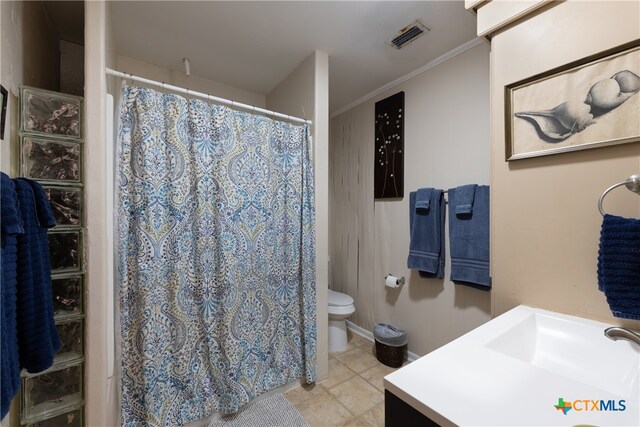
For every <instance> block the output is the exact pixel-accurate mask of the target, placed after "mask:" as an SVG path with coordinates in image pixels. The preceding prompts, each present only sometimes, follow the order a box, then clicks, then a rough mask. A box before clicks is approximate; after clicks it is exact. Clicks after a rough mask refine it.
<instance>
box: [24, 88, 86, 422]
mask: <svg viewBox="0 0 640 427" xmlns="http://www.w3.org/2000/svg"><path fill="white" fill-rule="evenodd" d="M20 102H21V106H20V175H21V176H24V177H26V178H30V179H34V180H36V181H38V182H40V183H41V184H42V186H43V188H44V191H45V194H46V195H47V198H48V199H49V203H50V205H51V208H52V210H53V214H54V216H55V218H56V224H57V225H56V226H55V227H54V228H52V229H50V230H49V258H50V261H51V270H52V276H51V281H52V296H53V308H54V318H55V322H56V329H57V331H58V336H59V337H60V344H61V348H60V351H59V352H58V354H56V357H55V360H54V363H53V366H52V367H51V368H50V369H48V370H47V371H45V372H41V373H39V374H29V373H27V372H23V373H22V387H21V398H20V419H21V424H22V425H26V426H32V427H36V426H38V427H75V426H77V427H79V426H82V425H83V423H84V420H83V418H84V388H83V383H84V380H83V378H84V377H83V376H84V368H83V367H84V317H85V311H84V303H83V294H84V289H85V288H84V264H83V263H84V257H83V256H84V243H83V226H84V218H83V206H84V190H83V178H84V175H83V168H82V167H83V152H82V150H83V147H82V145H83V144H82V142H83V141H82V98H80V97H76V96H70V95H65V94H61V93H56V92H51V91H45V90H40V89H35V88H30V87H22V88H21V90H20Z"/></svg>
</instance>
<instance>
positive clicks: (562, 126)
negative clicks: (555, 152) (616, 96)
mask: <svg viewBox="0 0 640 427" xmlns="http://www.w3.org/2000/svg"><path fill="white" fill-rule="evenodd" d="M590 110H591V107H590V106H589V105H587V104H585V103H584V102H563V103H562V104H560V105H558V106H557V107H555V108H552V109H550V110H541V111H523V112H520V113H516V114H515V116H516V117H520V118H521V119H525V120H527V121H529V122H531V124H533V126H534V127H535V128H536V130H537V131H538V135H539V136H540V138H542V139H543V140H545V141H547V142H560V141H564V140H565V139H567V138H568V137H570V136H571V135H573V134H574V133H577V132H581V131H582V130H584V129H585V128H586V127H587V126H589V125H592V124H594V123H595V121H594V120H593V115H592V114H591V113H590Z"/></svg>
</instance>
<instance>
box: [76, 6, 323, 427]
mask: <svg viewBox="0 0 640 427" xmlns="http://www.w3.org/2000/svg"><path fill="white" fill-rule="evenodd" d="M86 22H88V23H91V24H90V25H87V27H86V35H85V38H86V67H87V81H86V112H87V117H86V119H87V123H86V126H87V129H86V130H87V132H86V135H87V141H86V150H87V153H88V155H87V157H86V158H87V162H86V167H87V170H88V171H89V172H88V175H90V176H91V178H89V177H88V181H89V180H91V182H90V183H88V185H87V191H86V194H87V199H88V201H87V204H88V206H87V217H90V218H88V222H89V229H88V232H87V246H88V249H87V250H88V254H87V255H88V256H87V259H89V263H88V265H87V276H88V278H87V281H88V296H87V312H88V316H89V317H88V321H87V337H88V339H87V368H86V369H87V371H86V376H87V378H91V381H88V382H87V393H86V396H87V401H86V414H87V415H86V421H87V425H117V424H119V411H118V408H119V405H120V402H119V398H118V393H119V384H118V382H117V380H116V379H117V375H118V372H117V370H116V371H113V372H111V369H110V366H109V365H110V364H109V360H108V357H107V356H106V355H107V353H108V352H109V351H110V349H113V348H117V345H114V344H113V343H109V340H110V339H109V338H108V336H107V330H108V324H109V323H110V322H111V320H110V319H111V317H110V314H109V310H110V309H111V308H110V307H107V305H108V304H105V301H108V300H109V298H108V296H109V292H111V291H112V290H113V288H112V287H111V286H110V283H109V280H110V279H109V277H110V275H112V274H113V266H112V265H108V263H105V262H104V260H106V259H108V258H109V256H112V255H113V241H112V236H113V229H112V226H111V225H110V221H109V216H110V215H112V212H110V211H109V209H107V206H109V201H110V199H112V197H113V194H106V195H105V192H106V191H107V190H108V189H109V182H111V181H112V176H111V175H110V172H109V170H108V166H109V165H108V158H109V156H110V155H109V153H108V150H111V151H112V150H113V146H110V145H107V143H106V141H107V132H109V131H110V132H113V129H111V130H108V129H106V126H105V123H106V117H107V114H112V112H108V111H106V107H105V104H106V98H107V93H109V94H111V95H113V96H114V98H115V101H116V105H117V102H118V99H117V98H118V93H119V88H120V80H119V79H116V78H113V77H105V76H104V67H109V68H113V69H117V70H120V71H124V72H127V73H132V74H136V75H139V76H142V77H147V78H150V79H153V80H159V81H164V82H166V83H168V84H173V85H176V86H182V87H188V88H189V89H193V90H196V91H200V92H205V93H209V94H211V95H215V96H219V97H224V98H228V99H233V100H237V101H239V102H243V103H247V104H250V105H256V106H260V107H265V106H266V107H267V108H272V109H276V110H280V111H282V112H284V113H288V114H291V115H296V116H301V115H303V114H301V113H300V110H299V105H300V104H304V105H305V110H306V113H307V115H309V116H310V118H311V119H312V120H314V132H316V135H314V146H315V147H316V152H315V154H314V157H315V162H316V165H317V166H316V173H317V174H318V173H319V174H320V175H316V176H317V178H316V182H326V181H327V179H328V178H327V172H326V158H327V154H326V151H327V139H328V138H327V136H326V135H327V134H328V107H327V105H328V102H327V99H328V59H327V55H326V54H318V53H316V54H313V55H311V56H312V57H314V58H319V59H314V61H315V62H314V68H313V70H314V73H313V75H312V78H311V81H312V86H310V87H309V86H305V85H303V86H304V87H302V86H299V85H298V84H297V83H296V84H293V85H290V84H291V83H295V82H296V77H295V76H296V75H298V74H297V72H298V70H294V71H292V73H291V75H289V76H288V77H287V78H285V79H284V81H283V83H281V84H280V85H279V86H278V87H277V88H276V89H274V91H273V92H272V94H269V95H268V96H265V95H262V94H257V93H254V92H251V91H246V90H243V89H240V88H235V87H232V86H228V85H224V84H221V83H218V82H213V81H210V80H206V79H201V78H198V77H196V76H195V75H194V76H191V77H187V76H185V75H184V73H182V72H179V71H172V70H167V69H163V68H161V67H157V66H154V65H152V64H149V63H145V62H142V61H139V60H137V59H135V58H128V57H124V56H118V52H117V50H116V48H115V43H114V37H113V34H112V31H111V29H112V25H111V24H110V10H109V7H108V4H107V3H105V2H103V1H96V2H87V6H86ZM316 70H320V71H321V72H316ZM191 71H192V73H194V74H197V63H196V64H194V62H193V61H192V63H191ZM285 88H286V90H285ZM279 89H280V90H281V91H279ZM308 89H310V90H311V91H310V92H309V91H308ZM287 92H288V95H287V96H288V97H290V101H292V102H293V104H294V105H296V108H295V111H293V110H292V111H289V110H288V109H287V108H288V107H286V106H284V105H282V104H280V102H281V100H282V99H283V98H280V97H278V96H276V94H277V93H281V94H286V93H287ZM310 94H311V95H312V96H311V97H308V96H310ZM268 98H270V101H269V102H268ZM307 102H311V104H307ZM308 105H311V107H310V108H308V107H307V106H308ZM316 141H317V144H316ZM322 141H324V143H322ZM318 147H321V148H320V149H319V148H318ZM322 150H324V154H323V151H322ZM322 164H324V165H325V166H324V167H322V166H320V165H322ZM318 171H319V172H318ZM323 180H324V181H323ZM323 188H324V195H325V196H324V199H318V200H317V203H318V204H320V208H319V215H318V254H319V255H318V267H317V270H318V274H319V275H321V274H322V272H323V271H324V275H325V276H324V278H323V277H320V276H319V277H318V279H317V282H318V302H319V306H318V310H317V311H318V316H319V320H318V335H319V338H318V339H319V342H318V357H319V359H318V378H324V377H326V375H327V364H328V361H327V352H326V339H327V338H326V329H327V325H326V323H327V321H326V283H327V280H326V270H327V268H326V265H327V262H326V260H327V250H326V239H327V237H326V236H327V226H326V222H327V213H328V211H327V206H328V203H327V202H326V197H327V196H326V191H327V188H326V184H325V185H324V186H323V185H322V184H320V185H319V191H318V190H317V191H316V194H317V197H319V196H321V195H322V194H323ZM323 209H324V210H323ZM323 212H324V213H323ZM323 223H324V224H325V225H324V226H323V225H322V224H323ZM323 227H324V228H323ZM323 242H324V243H323ZM322 245H324V246H322ZM322 247H324V249H322ZM93 260H95V261H93ZM321 284H322V285H321ZM321 318H322V319H321ZM320 319H321V320H320ZM117 328H118V326H116V333H115V335H116V337H117V330H118V329H117ZM117 363H118V362H117V360H116V366H117ZM105 402H106V404H105Z"/></svg>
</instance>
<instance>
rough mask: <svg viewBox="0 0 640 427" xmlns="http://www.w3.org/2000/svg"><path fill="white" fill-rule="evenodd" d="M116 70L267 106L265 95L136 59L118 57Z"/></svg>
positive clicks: (250, 103)
mask: <svg viewBox="0 0 640 427" xmlns="http://www.w3.org/2000/svg"><path fill="white" fill-rule="evenodd" d="M116 69H117V70H118V71H123V72H125V73H130V74H134V75H136V76H140V77H145V78H147V79H151V80H156V81H158V82H165V83H167V84H171V85H174V86H179V87H184V88H189V89H190V90H194V91H197V92H203V93H207V94H209V95H213V96H218V97H221V98H226V99H231V100H233V101H237V102H242V103H245V104H249V105H254V106H256V107H264V106H265V96H264V95H261V94H258V93H255V92H251V91H248V90H244V89H240V88H237V87H234V86H229V85H226V84H223V83H218V82H215V81H213V80H207V79H203V78H201V77H197V76H195V75H191V76H187V75H186V74H185V73H183V72H181V71H174V70H169V69H166V68H161V67H158V66H156V65H153V64H149V63H147V62H143V61H140V60H137V59H135V58H129V57H126V56H121V55H118V57H117V61H116ZM193 71H194V70H193V69H192V70H191V72H192V73H193ZM136 84H138V83H136Z"/></svg>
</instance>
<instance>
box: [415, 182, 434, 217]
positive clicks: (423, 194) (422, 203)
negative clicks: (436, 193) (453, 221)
mask: <svg viewBox="0 0 640 427" xmlns="http://www.w3.org/2000/svg"><path fill="white" fill-rule="evenodd" d="M431 193H433V188H420V189H418V191H416V212H420V213H425V214H426V213H427V211H428V210H429V206H431Z"/></svg>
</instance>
